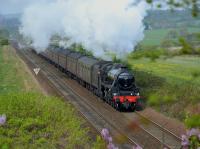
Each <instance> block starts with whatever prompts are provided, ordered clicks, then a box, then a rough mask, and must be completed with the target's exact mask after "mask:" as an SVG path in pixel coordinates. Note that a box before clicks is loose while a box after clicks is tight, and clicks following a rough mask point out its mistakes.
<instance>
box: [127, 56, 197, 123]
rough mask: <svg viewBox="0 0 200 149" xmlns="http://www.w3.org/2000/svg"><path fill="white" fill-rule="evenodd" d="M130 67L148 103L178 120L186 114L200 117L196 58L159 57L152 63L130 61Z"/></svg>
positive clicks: (149, 61)
mask: <svg viewBox="0 0 200 149" xmlns="http://www.w3.org/2000/svg"><path fill="white" fill-rule="evenodd" d="M129 64H130V65H131V66H132V69H133V70H134V73H135V76H136V81H137V84H138V85H139V86H140V88H141V93H142V95H143V96H145V99H146V100H147V104H149V105H150V106H152V107H154V108H156V109H157V110H159V111H161V112H163V113H165V114H166V115H169V116H172V117H175V118H178V119H180V120H184V119H185V118H186V117H187V114H189V113H190V114H192V115H196V114H199V110H198V109H199V108H200V103H199V101H200V96H199V93H200V57H199V56H176V57H172V58H168V59H166V58H164V57H160V58H159V59H157V60H155V61H152V60H150V59H148V58H140V59H133V58H129ZM160 105H162V108H161V107H160ZM191 109H192V110H191ZM199 125H200V124H199Z"/></svg>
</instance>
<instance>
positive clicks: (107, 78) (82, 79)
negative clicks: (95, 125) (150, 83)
mask: <svg viewBox="0 0 200 149" xmlns="http://www.w3.org/2000/svg"><path fill="white" fill-rule="evenodd" d="M40 55H41V56H42V57H43V58H45V59H46V60H48V61H49V62H50V63H52V64H54V65H55V66H56V67H58V68H59V69H60V70H61V71H63V72H65V73H66V74H68V75H69V76H70V77H71V78H73V79H75V80H77V81H78V82H79V83H80V84H81V85H83V86H84V87H86V88H87V89H88V90H90V91H92V92H93V93H94V94H95V95H97V96H99V97H100V98H101V99H103V100H104V101H106V102H107V103H109V104H110V105H112V106H113V107H114V108H115V109H117V110H119V111H121V110H122V109H131V110H135V108H137V107H139V106H140V104H139V100H140V96H139V89H138V88H137V87H136V85H135V78H134V76H133V74H131V73H130V72H129V71H128V69H127V68H126V67H125V66H124V65H122V64H119V63H113V62H111V61H104V60H98V59H96V58H94V57H89V56H85V55H83V54H81V53H79V52H75V51H71V50H68V49H64V48H60V47H55V46H49V47H48V48H47V50H46V51H44V52H42V53H40Z"/></svg>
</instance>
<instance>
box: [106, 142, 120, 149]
mask: <svg viewBox="0 0 200 149" xmlns="http://www.w3.org/2000/svg"><path fill="white" fill-rule="evenodd" d="M107 149H118V147H116V146H115V145H114V144H113V143H109V144H108V146H107Z"/></svg>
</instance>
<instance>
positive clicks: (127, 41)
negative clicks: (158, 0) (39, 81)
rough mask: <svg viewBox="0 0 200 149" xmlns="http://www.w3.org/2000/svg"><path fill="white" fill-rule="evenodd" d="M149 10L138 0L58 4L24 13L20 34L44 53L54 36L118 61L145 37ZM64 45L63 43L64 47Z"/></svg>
mask: <svg viewBox="0 0 200 149" xmlns="http://www.w3.org/2000/svg"><path fill="white" fill-rule="evenodd" d="M147 8H148V6H147V4H146V3H145V2H137V0H84V1H83V0H55V2H51V3H42V4H41V3H38V4H34V5H32V6H30V7H28V8H26V9H25V11H24V14H23V17H22V27H21V30H20V31H21V33H22V34H23V35H24V36H28V37H30V38H31V39H32V40H33V46H34V47H36V48H38V49H40V50H41V49H45V48H46V47H47V46H48V44H49V41H50V38H51V36H52V35H54V34H58V35H60V36H62V37H67V38H68V39H69V40H68V43H70V44H72V43H76V44H81V45H82V46H83V47H84V48H85V49H87V50H90V51H92V52H93V54H94V55H95V56H98V57H104V56H105V55H106V52H109V53H116V55H117V57H118V58H121V57H123V56H124V55H125V54H127V53H129V52H131V51H132V50H133V49H134V47H135V46H136V45H137V43H138V42H139V41H141V40H142V39H143V37H144V34H143V32H144V25H143V19H144V17H145V15H146V10H147ZM62 44H63V43H62Z"/></svg>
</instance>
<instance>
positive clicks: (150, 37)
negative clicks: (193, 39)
mask: <svg viewBox="0 0 200 149" xmlns="http://www.w3.org/2000/svg"><path fill="white" fill-rule="evenodd" d="M170 30H172V29H153V30H147V31H145V38H144V39H143V41H142V42H141V45H143V46H159V45H160V44H161V43H162V41H163V40H164V39H165V37H166V36H167V34H168V32H169V31H170ZM176 30H177V31H179V28H177V29H176ZM187 30H188V32H189V33H196V32H200V28H187Z"/></svg>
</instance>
